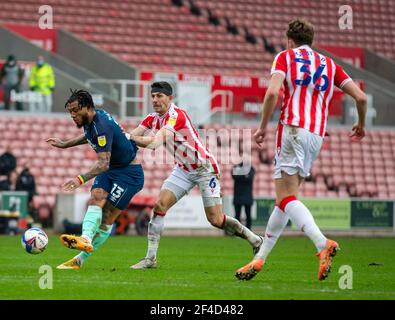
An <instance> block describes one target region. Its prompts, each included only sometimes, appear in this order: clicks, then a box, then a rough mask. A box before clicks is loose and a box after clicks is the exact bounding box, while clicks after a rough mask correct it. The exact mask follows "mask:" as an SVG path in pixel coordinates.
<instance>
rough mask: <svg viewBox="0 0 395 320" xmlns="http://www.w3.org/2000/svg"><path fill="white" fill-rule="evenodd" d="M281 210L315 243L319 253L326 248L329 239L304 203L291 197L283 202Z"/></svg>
mask: <svg viewBox="0 0 395 320" xmlns="http://www.w3.org/2000/svg"><path fill="white" fill-rule="evenodd" d="M280 208H281V209H282V210H283V211H284V212H286V213H287V214H289V217H290V218H291V221H292V222H293V223H294V224H295V225H296V226H297V227H298V228H299V229H300V230H302V231H303V232H304V233H305V234H306V235H307V236H308V237H309V238H310V240H311V241H313V243H314V245H315V246H316V248H317V251H318V252H320V251H321V250H322V249H324V248H325V244H326V240H327V239H326V238H325V236H324V235H323V234H322V233H321V231H320V229H319V228H318V226H317V225H316V223H315V221H314V218H313V216H312V215H311V213H310V211H309V209H307V208H306V206H305V205H304V204H303V203H302V202H300V201H299V200H298V199H297V198H296V197H294V196H289V197H286V198H284V199H283V200H282V201H281V204H280Z"/></svg>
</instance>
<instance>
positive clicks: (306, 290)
mask: <svg viewBox="0 0 395 320" xmlns="http://www.w3.org/2000/svg"><path fill="white" fill-rule="evenodd" d="M336 240H337V241H338V242H339V245H340V247H341V251H340V252H339V254H338V255H337V256H336V258H335V260H334V263H333V268H332V272H331V274H330V276H329V277H328V278H327V280H325V281H323V282H319V281H318V280H317V269H318V258H317V257H315V256H314V247H313V245H312V243H311V242H310V241H309V240H308V239H307V238H290V237H285V238H281V239H280V240H279V241H278V243H277V246H276V247H275V248H274V250H273V251H272V254H271V255H270V257H269V260H268V261H267V264H266V265H265V267H264V269H263V270H262V271H261V272H260V273H259V274H258V275H257V276H256V277H255V278H254V279H252V280H250V281H239V280H237V279H236V278H235V277H234V271H235V270H236V269H237V268H238V267H240V266H242V265H244V264H245V263H247V262H249V261H250V259H251V257H252V250H251V248H250V246H249V245H248V243H247V242H245V241H243V240H241V239H238V238H235V237H226V236H224V237H170V236H166V235H164V236H163V237H162V240H161V245H160V248H159V259H158V263H159V265H158V268H157V269H150V270H132V269H130V268H129V266H130V265H131V264H132V263H135V262H137V261H138V260H139V259H140V258H142V257H143V256H144V255H145V250H146V245H147V240H146V238H145V237H125V236H113V237H111V238H110V239H109V240H108V241H107V243H106V244H105V245H104V246H103V247H102V248H101V249H100V250H98V252H97V253H95V254H94V255H93V256H92V257H90V258H89V259H88V260H87V261H86V263H85V265H84V267H83V268H82V269H81V270H78V271H75V270H57V269H56V268H55V267H56V266H57V265H58V264H60V263H62V262H64V261H66V260H68V259H70V258H71V257H72V256H74V254H75V253H76V252H75V251H73V250H70V249H67V248H65V247H63V246H62V245H61V244H60V242H59V240H58V239H57V237H56V236H51V237H50V240H49V246H48V248H47V250H46V251H45V252H44V253H42V254H39V255H30V254H28V253H26V252H25V251H24V250H23V249H22V247H21V244H20V236H0V267H1V271H0V288H1V290H0V299H117V300H123V299H125V300H126V299H128V300H129V299H130V300H135V299H136V300H154V299H155V300H156V299H159V300H167V299H172V300H209V299H210V300H211V299H219V300H264V299H331V300H332V299H369V300H370V299H395V245H394V244H395V241H394V239H393V238H392V239H391V238H336ZM41 265H49V266H51V267H52V268H53V288H52V289H40V288H39V285H38V284H39V279H40V277H42V276H43V275H44V274H40V273H39V268H40V266H41ZM342 265H349V266H350V267H351V268H352V272H353V275H352V289H340V287H339V280H340V278H341V277H342V276H343V274H341V273H339V268H340V267H341V266H342Z"/></svg>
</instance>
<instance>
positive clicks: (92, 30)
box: [0, 0, 272, 76]
mask: <svg viewBox="0 0 395 320" xmlns="http://www.w3.org/2000/svg"><path fill="white" fill-rule="evenodd" d="M46 4H48V5H50V6H52V7H53V10H54V12H56V19H55V20H54V26H55V28H64V29H65V30H67V31H70V32H73V33H75V34H76V35H78V36H80V37H81V38H83V39H85V40H87V41H90V42H91V43H94V44H95V45H97V46H98V47H100V48H102V49H104V50H106V51H108V52H110V53H112V54H113V55H115V56H116V57H118V58H120V59H122V60H124V61H126V62H128V63H130V64H132V65H135V66H137V67H138V68H139V69H143V70H148V71H149V70H156V71H157V70H163V71H169V70H170V71H174V70H176V71H179V72H182V71H188V72H194V71H197V72H204V73H210V74H212V73H221V74H232V75H239V74H244V75H250V76H251V75H257V74H258V73H259V74H261V72H260V70H265V66H266V65H267V64H270V63H271V60H272V55H270V54H267V53H265V52H264V50H263V49H262V47H260V46H258V45H251V44H249V43H247V42H246V41H245V39H244V37H243V35H241V34H239V35H232V34H230V33H228V32H227V30H226V26H225V25H220V26H214V25H212V24H210V23H209V22H208V18H207V17H206V16H204V15H201V16H196V15H192V14H191V13H190V11H189V7H187V6H182V7H176V6H173V5H172V3H171V1H170V0H154V1H149V2H146V1H143V0H132V1H126V2H125V1H111V2H104V1H100V2H99V1H88V0H82V1H73V0H72V1H63V0H49V1H47V2H46ZM40 5H41V3H40V2H39V1H35V0H27V1H25V0H16V1H13V2H11V3H0V9H1V10H0V23H19V24H27V25H29V24H31V25H33V24H34V25H36V22H37V20H38V18H39V16H38V14H37V8H38V7H39V6H40ZM34 13H36V14H34ZM178 30H184V32H182V33H181V32H177V31H178ZM266 69H267V68H266Z"/></svg>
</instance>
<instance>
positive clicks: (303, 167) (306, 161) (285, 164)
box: [274, 124, 323, 179]
mask: <svg viewBox="0 0 395 320" xmlns="http://www.w3.org/2000/svg"><path fill="white" fill-rule="evenodd" d="M322 142H323V138H322V137H321V136H319V135H317V134H314V133H312V132H310V131H308V130H306V129H303V128H298V127H294V126H288V125H283V124H279V127H278V129H277V134H276V151H275V156H274V179H280V178H281V171H284V172H285V173H287V174H289V175H294V174H298V175H299V176H300V177H302V178H306V177H308V176H309V175H310V169H311V167H312V165H313V161H314V160H315V159H316V158H317V157H318V154H319V152H320V149H321V146H322Z"/></svg>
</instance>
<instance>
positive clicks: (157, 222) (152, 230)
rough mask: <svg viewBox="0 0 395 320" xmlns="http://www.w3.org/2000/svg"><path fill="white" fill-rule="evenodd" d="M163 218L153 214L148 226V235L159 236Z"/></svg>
mask: <svg viewBox="0 0 395 320" xmlns="http://www.w3.org/2000/svg"><path fill="white" fill-rule="evenodd" d="M164 220H165V219H164V216H160V215H157V214H154V215H153V216H152V219H151V221H150V222H149V224H148V234H158V235H160V234H161V233H162V231H163V227H164Z"/></svg>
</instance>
